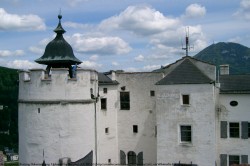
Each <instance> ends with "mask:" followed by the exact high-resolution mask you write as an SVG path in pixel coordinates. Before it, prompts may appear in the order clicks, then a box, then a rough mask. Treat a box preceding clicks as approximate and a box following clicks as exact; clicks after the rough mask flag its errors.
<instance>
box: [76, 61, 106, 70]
mask: <svg viewBox="0 0 250 166" xmlns="http://www.w3.org/2000/svg"><path fill="white" fill-rule="evenodd" d="M79 66H80V67H82V68H85V69H95V70H97V69H99V68H101V67H102V64H98V63H96V62H92V61H82V63H81V64H80V65H79Z"/></svg>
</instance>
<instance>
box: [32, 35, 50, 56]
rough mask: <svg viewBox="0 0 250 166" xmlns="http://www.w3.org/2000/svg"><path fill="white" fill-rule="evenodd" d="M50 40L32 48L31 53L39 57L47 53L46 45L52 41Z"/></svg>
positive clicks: (46, 39)
mask: <svg viewBox="0 0 250 166" xmlns="http://www.w3.org/2000/svg"><path fill="white" fill-rule="evenodd" d="M51 40H52V39H50V38H45V39H43V40H41V41H40V42H39V43H38V44H37V45H36V46H30V47H29V51H30V52H32V53H35V54H38V55H42V54H43V53H44V51H45V47H46V45H47V44H48V43H49V42H50V41H51Z"/></svg>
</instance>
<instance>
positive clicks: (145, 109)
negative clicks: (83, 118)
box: [116, 73, 162, 163]
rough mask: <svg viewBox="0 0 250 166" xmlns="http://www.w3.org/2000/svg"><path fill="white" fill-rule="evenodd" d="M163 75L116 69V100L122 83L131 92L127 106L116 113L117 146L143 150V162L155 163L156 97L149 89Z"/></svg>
mask: <svg viewBox="0 0 250 166" xmlns="http://www.w3.org/2000/svg"><path fill="white" fill-rule="evenodd" d="M160 79H162V74H161V73H116V80H117V81H118V82H119V83H120V84H119V87H118V101H120V95H119V94H120V92H121V91H123V90H122V89H121V87H123V86H125V90H124V91H125V92H129V93H130V110H120V102H118V103H117V107H118V115H117V125H118V150H119V151H120V150H122V151H124V152H125V153H126V163H127V153H128V152H129V151H134V152H135V153H136V155H138V153H139V152H143V159H144V160H143V162H144V163H156V137H155V125H156V119H155V100H156V96H150V91H151V90H153V91H155V85H154V84H155V83H156V82H157V81H159V80H160ZM133 125H138V133H133Z"/></svg>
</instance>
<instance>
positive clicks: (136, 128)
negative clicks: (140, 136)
mask: <svg viewBox="0 0 250 166" xmlns="http://www.w3.org/2000/svg"><path fill="white" fill-rule="evenodd" d="M133 133H138V126H137V125H133Z"/></svg>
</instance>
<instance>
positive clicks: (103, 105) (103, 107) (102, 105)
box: [101, 98, 107, 110]
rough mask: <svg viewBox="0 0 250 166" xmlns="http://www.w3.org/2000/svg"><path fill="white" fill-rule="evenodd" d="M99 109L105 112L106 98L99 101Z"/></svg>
mask: <svg viewBox="0 0 250 166" xmlns="http://www.w3.org/2000/svg"><path fill="white" fill-rule="evenodd" d="M101 109H102V110H106V109H107V99H106V98H102V99H101Z"/></svg>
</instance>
